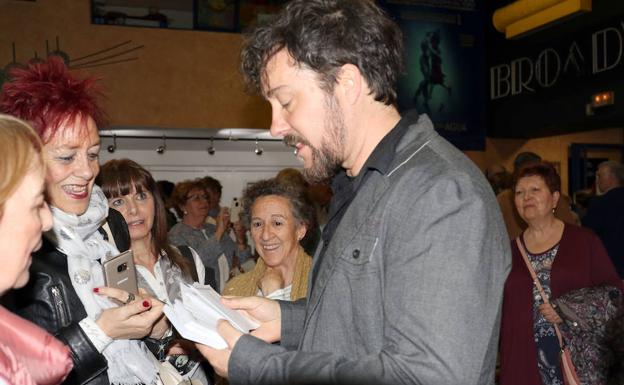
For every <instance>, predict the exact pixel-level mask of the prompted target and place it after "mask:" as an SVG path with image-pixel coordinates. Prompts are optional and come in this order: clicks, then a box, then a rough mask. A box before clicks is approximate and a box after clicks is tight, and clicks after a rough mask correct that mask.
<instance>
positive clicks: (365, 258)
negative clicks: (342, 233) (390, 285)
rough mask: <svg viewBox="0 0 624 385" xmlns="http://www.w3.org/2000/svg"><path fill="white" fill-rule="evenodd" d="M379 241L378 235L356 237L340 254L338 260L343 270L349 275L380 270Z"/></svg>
mask: <svg viewBox="0 0 624 385" xmlns="http://www.w3.org/2000/svg"><path fill="white" fill-rule="evenodd" d="M378 243H379V242H378V238H377V237H365V236H362V237H356V238H355V239H354V240H353V241H352V242H350V243H349V244H348V245H347V247H345V248H344V250H343V251H342V253H341V254H340V258H339V260H338V262H339V266H340V268H341V270H344V272H345V273H347V274H349V275H366V274H369V273H372V272H376V271H378V262H379V259H380V251H379V249H378V248H379V244H378Z"/></svg>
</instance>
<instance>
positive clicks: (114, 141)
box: [106, 134, 117, 154]
mask: <svg viewBox="0 0 624 385" xmlns="http://www.w3.org/2000/svg"><path fill="white" fill-rule="evenodd" d="M106 149H107V150H108V152H110V153H111V154H112V153H113V152H115V150H116V149H117V135H115V134H113V144H111V145H110V146H108V147H107V148H106Z"/></svg>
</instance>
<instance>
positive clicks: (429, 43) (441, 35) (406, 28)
mask: <svg viewBox="0 0 624 385" xmlns="http://www.w3.org/2000/svg"><path fill="white" fill-rule="evenodd" d="M381 5H382V6H383V7H384V8H385V9H386V10H387V11H388V13H389V14H390V15H391V16H392V17H394V19H395V20H396V21H397V23H398V24H399V26H400V27H401V29H402V30H403V34H404V38H405V49H406V71H407V72H406V74H405V75H404V76H403V77H401V78H400V79H399V83H398V96H399V109H400V110H401V111H405V110H408V109H416V110H418V111H419V112H421V113H426V114H427V115H429V117H430V118H431V120H432V121H433V122H434V124H435V127H436V130H437V131H438V132H439V133H440V134H441V135H442V136H444V137H445V138H446V139H448V140H449V141H450V142H451V143H453V144H454V145H455V146H457V147H458V148H460V149H461V150H477V151H479V150H484V148H485V132H486V122H485V100H486V98H485V96H486V95H485V88H484V85H485V80H484V73H485V64H484V63H485V51H484V33H483V23H484V12H483V11H482V10H479V9H477V5H476V3H475V1H474V0H467V1H465V0H464V1H462V0H447V1H436V2H432V1H427V0H412V1H400V0H395V1H392V0H388V1H384V2H381Z"/></svg>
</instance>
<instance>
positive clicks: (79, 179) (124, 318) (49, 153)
mask: <svg viewBox="0 0 624 385" xmlns="http://www.w3.org/2000/svg"><path fill="white" fill-rule="evenodd" d="M2 91H3V92H2V94H1V97H2V99H1V101H0V108H1V109H2V110H3V111H5V112H8V113H11V114H13V115H16V116H19V117H20V118H22V119H24V120H27V121H28V122H30V123H32V125H33V128H34V129H35V131H36V132H37V134H39V136H40V138H41V139H42V141H43V157H44V159H45V162H46V176H45V190H46V196H47V199H48V200H49V203H50V206H51V210H52V216H53V218H54V224H53V226H52V231H51V232H50V233H48V234H46V235H47V236H46V237H45V238H44V242H43V245H42V247H41V250H39V251H38V252H37V253H35V254H34V256H33V263H32V266H31V269H30V270H31V275H32V282H31V283H30V284H29V285H27V286H26V287H25V288H23V289H21V290H20V291H19V293H18V294H17V295H16V298H17V299H18V301H16V311H17V312H18V313H19V314H20V315H22V316H23V317H24V318H27V319H29V320H31V321H33V322H35V323H37V324H38V325H40V326H41V327H43V328H45V329H46V330H48V331H49V332H51V333H53V334H55V335H56V336H57V337H58V338H59V339H61V340H62V341H63V342H65V343H66V344H67V345H68V346H69V347H70V348H71V350H72V358H73V359H74V364H75V365H74V370H73V371H72V372H71V373H70V375H69V377H68V378H67V381H66V383H67V384H84V383H87V382H88V383H89V384H109V383H115V384H152V383H155V382H156V381H157V380H158V377H157V376H158V372H157V368H156V366H155V363H154V360H153V357H152V356H151V353H149V351H147V350H146V348H145V345H144V343H143V342H142V341H141V340H140V339H139V338H143V337H145V336H148V335H149V336H152V337H155V338H160V337H161V336H162V335H163V334H164V333H165V331H166V330H163V329H160V328H157V327H155V325H154V324H155V322H156V321H157V320H158V319H159V318H160V317H161V316H162V306H163V305H162V303H160V302H159V301H157V300H155V299H153V298H151V297H144V298H136V300H133V301H131V300H130V299H131V298H134V297H131V296H129V293H127V292H124V291H122V290H118V289H113V288H106V287H103V286H104V276H103V271H102V266H101V263H100V262H101V261H104V260H106V259H107V258H109V257H110V256H114V255H116V254H117V253H118V252H119V251H118V249H117V248H116V247H115V245H113V244H112V243H109V242H106V240H105V239H104V236H103V235H102V234H101V233H100V228H101V226H102V225H103V224H104V223H105V222H106V221H107V217H108V216H109V210H108V202H107V201H106V197H105V196H104V194H103V193H102V190H101V189H100V188H99V187H97V186H96V185H94V181H95V177H96V176H97V174H98V172H99V170H100V167H99V164H98V154H99V150H100V137H99V134H98V129H97V125H98V123H101V122H102V120H103V112H102V110H101V109H100V107H99V106H98V104H97V96H98V91H97V87H96V84H95V81H94V79H92V78H85V79H79V78H77V77H75V76H73V75H72V74H70V72H69V70H68V69H67V68H66V67H65V64H64V63H63V61H62V60H61V59H60V58H59V57H54V56H51V57H50V58H48V60H47V61H45V62H43V63H35V64H31V65H29V67H28V68H24V69H15V70H13V72H12V73H11V80H10V81H9V82H6V83H5V84H4V85H3V89H2ZM110 215H112V216H111V217H109V218H108V220H109V222H111V223H112V219H117V221H116V222H117V223H119V224H123V218H121V216H120V215H119V214H118V213H117V214H116V215H115V212H114V211H112V210H111V214H110ZM111 227H113V228H114V226H111ZM119 229H120V231H115V232H114V235H121V236H120V237H117V239H116V240H119V241H122V238H124V237H123V235H125V238H126V239H125V241H126V242H127V234H128V233H127V231H128V230H127V228H126V227H125V224H123V226H122V227H120V228H119ZM120 243H121V242H120ZM120 243H118V244H120ZM107 296H110V297H112V298H114V299H116V300H118V301H120V302H124V303H125V305H123V306H117V305H116V304H114V303H113V302H112V301H110V300H109V299H108V298H107Z"/></svg>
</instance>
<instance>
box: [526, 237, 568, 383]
mask: <svg viewBox="0 0 624 385" xmlns="http://www.w3.org/2000/svg"><path fill="white" fill-rule="evenodd" d="M523 243H524V241H523ZM524 247H525V249H526V245H524ZM557 251H559V244H558V243H557V244H556V245H555V246H553V247H552V248H551V249H549V250H547V251H545V252H544V253H541V254H531V253H529V252H528V251H527V256H528V257H529V261H530V262H531V265H532V266H533V270H535V274H536V275H537V278H538V279H539V281H540V284H541V285H542V288H543V289H544V292H545V293H546V295H547V296H548V297H549V298H550V295H551V294H550V293H551V291H550V272H551V269H552V265H553V262H554V261H555V256H556V255H557ZM543 303H544V301H543V300H542V296H541V295H540V292H539V290H538V289H537V287H536V286H535V285H533V337H534V338H535V345H536V347H537V367H538V370H539V373H540V376H541V378H542V383H543V384H544V385H563V376H562V373H561V364H560V353H559V350H560V349H559V341H558V340H557V334H556V333H555V327H554V326H553V324H552V323H550V322H548V321H547V320H546V319H545V318H544V316H543V315H542V314H541V313H540V311H539V306H540V305H541V304H543Z"/></svg>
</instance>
